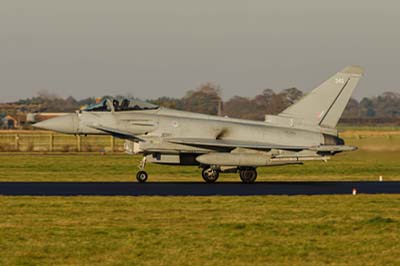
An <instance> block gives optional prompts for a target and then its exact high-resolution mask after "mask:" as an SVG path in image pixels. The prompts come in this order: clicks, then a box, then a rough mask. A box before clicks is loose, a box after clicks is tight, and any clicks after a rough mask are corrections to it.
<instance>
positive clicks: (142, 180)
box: [136, 171, 149, 183]
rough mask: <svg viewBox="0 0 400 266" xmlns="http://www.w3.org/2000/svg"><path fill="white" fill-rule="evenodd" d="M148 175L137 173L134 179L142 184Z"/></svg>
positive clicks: (142, 172) (141, 172)
mask: <svg viewBox="0 0 400 266" xmlns="http://www.w3.org/2000/svg"><path fill="white" fill-rule="evenodd" d="M148 177H149V175H148V174H147V173H146V172H145V171H139V172H137V174H136V179H137V181H138V182H139V183H144V182H146V181H147V178H148Z"/></svg>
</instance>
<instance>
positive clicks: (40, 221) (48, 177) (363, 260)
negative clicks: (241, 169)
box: [0, 131, 400, 265]
mask: <svg viewBox="0 0 400 266" xmlns="http://www.w3.org/2000/svg"><path fill="white" fill-rule="evenodd" d="M346 134H347V135H346ZM343 135H345V137H346V141H347V143H349V144H351V145H357V146H359V147H360V149H359V150H358V151H356V152H350V153H345V154H341V155H338V156H335V157H334V158H333V159H332V160H331V161H329V162H328V163H322V162H309V163H306V164H305V165H303V166H289V167H273V168H264V169H260V177H259V179H260V180H280V181H297V180H349V181H350V180H377V179H378V177H379V176H380V175H382V176H383V177H384V180H400V156H399V155H400V138H399V135H398V134H392V135H390V134H389V135H388V134H382V132H379V131H378V132H372V131H371V132H369V131H363V132H362V133H357V134H355V133H354V132H346V133H344V134H343ZM139 159H140V158H139V157H137V156H133V157H132V156H127V155H123V154H109V155H100V154H97V153H79V154H72V153H68V154H61V153H60V154H47V155H46V154H40V153H34V154H26V153H2V154H1V153H0V181H129V180H131V181H134V174H135V171H136V165H137V164H138V162H139ZM147 170H148V171H149V173H150V177H149V181H153V182H157V181H166V180H168V181H201V177H200V171H199V169H197V168H196V167H171V166H158V165H149V167H148V169H147ZM238 180H239V179H238V177H237V176H236V175H232V174H230V175H223V176H221V182H223V181H238ZM0 185H1V183H0ZM399 206H400V195H357V196H350V195H349V196H279V197H277V196H265V197H255V196H254V197H46V198H44V197H0V265H400V208H399Z"/></svg>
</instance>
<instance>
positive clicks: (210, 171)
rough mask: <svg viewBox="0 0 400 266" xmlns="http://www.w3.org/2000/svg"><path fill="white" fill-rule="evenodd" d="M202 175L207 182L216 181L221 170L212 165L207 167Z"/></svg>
mask: <svg viewBox="0 0 400 266" xmlns="http://www.w3.org/2000/svg"><path fill="white" fill-rule="evenodd" d="M201 175H202V177H203V179H204V181H206V182H207V183H214V182H215V181H217V179H218V177H219V171H218V169H215V168H212V167H206V168H204V169H203V171H202V172H201Z"/></svg>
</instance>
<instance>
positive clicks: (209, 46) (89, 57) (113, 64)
mask: <svg viewBox="0 0 400 266" xmlns="http://www.w3.org/2000/svg"><path fill="white" fill-rule="evenodd" d="M399 26H400V2H399V1H389V0H382V1H366V0H335V1H321V0H302V1H292V0H291V1H288V0H278V1H274V0H272V1H265V0H248V1H243V0H239V1H238V0H202V1H198V0H196V1H193V0H169V1H161V0H159V1H154V0H143V1H142V0H130V1H124V0H114V1H104V0H68V1H57V0H35V1H30V0H25V1H24V0H18V1H15V0H2V1H1V8H0V102H8V101H13V100H16V99H20V98H27V97H32V96H34V95H37V93H38V92H40V91H43V90H47V91H49V92H51V93H54V94H57V95H60V96H63V97H66V96H73V97H75V98H78V99H81V98H84V97H89V96H102V95H105V94H111V95H115V94H120V95H131V96H135V97H139V98H142V99H148V98H155V97H159V96H170V97H181V96H183V95H184V94H185V93H186V92H187V91H188V90H189V89H195V88H197V87H199V86H200V85H201V84H204V83H207V82H213V83H215V84H218V85H219V86H220V88H221V89H222V96H223V98H224V99H228V98H230V97H232V96H233V95H240V96H249V97H251V96H254V95H256V94H258V93H260V92H262V90H263V89H267V88H271V89H274V90H276V91H279V90H282V89H286V88H289V87H297V88H299V89H301V90H303V91H309V90H311V89H313V88H315V87H316V86H318V85H319V84H320V83H322V81H324V80H326V79H327V78H329V77H330V76H331V75H333V74H334V73H336V72H337V71H339V70H340V69H342V68H344V67H345V66H347V65H351V64H358V65H361V66H363V67H364V68H365V77H364V78H363V79H362V81H361V82H360V84H359V86H358V88H357V89H356V91H355V93H354V96H355V97H356V98H358V99H360V98H362V97H364V96H376V95H379V94H381V93H383V92H385V91H394V92H400V85H399V82H398V79H399V77H398V76H399V70H400V60H399V59H400V30H399Z"/></svg>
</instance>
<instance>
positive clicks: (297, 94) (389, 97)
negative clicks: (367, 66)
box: [14, 83, 400, 125]
mask: <svg viewBox="0 0 400 266" xmlns="http://www.w3.org/2000/svg"><path fill="white" fill-rule="evenodd" d="M304 95H305V94H304V93H303V92H302V91H301V90H299V89H297V88H289V89H284V90H282V91H280V92H275V91H274V90H272V89H265V90H263V91H262V92H261V93H260V94H258V95H255V96H254V97H243V96H234V97H232V98H230V99H228V100H227V101H223V100H222V98H221V89H220V88H219V86H218V85H216V84H213V83H206V84H203V85H201V86H200V87H198V88H197V89H195V90H190V91H188V92H187V93H186V94H185V95H184V96H183V97H181V98H173V97H165V96H164V97H159V98H156V99H149V100H148V101H149V102H151V103H154V104H157V105H160V106H164V107H167V108H173V109H178V110H184V111H191V112H198V113H204V114H211V115H222V116H228V117H234V118H243V119H251V120H264V117H265V114H278V113H280V112H281V111H283V110H284V109H285V108H287V107H288V106H289V105H291V104H293V103H295V102H296V101H298V100H299V99H300V98H302V97H303V96H304ZM104 97H109V96H104ZM115 97H116V98H124V97H123V96H121V95H119V96H118V95H117V96H115ZM95 102H96V98H94V97H90V98H86V99H82V100H76V99H75V98H73V97H68V98H62V97H58V96H56V95H52V94H49V93H47V92H41V93H40V94H39V95H38V96H36V97H32V98H28V99H23V100H19V101H17V102H15V103H14V104H16V105H18V106H27V107H29V106H40V108H39V109H40V110H38V111H46V112H72V111H75V110H77V109H79V108H81V107H82V106H85V105H90V104H93V103H95ZM28 109H29V108H28ZM30 111H32V110H30ZM399 120H400V93H396V92H385V93H383V94H381V95H379V96H376V97H369V98H368V97H365V98H363V99H362V100H360V101H357V100H356V99H353V98H352V99H351V100H350V101H349V103H348V105H347V107H346V110H345V112H344V114H343V116H342V119H341V122H342V123H348V124H396V125H400V121H399Z"/></svg>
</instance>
